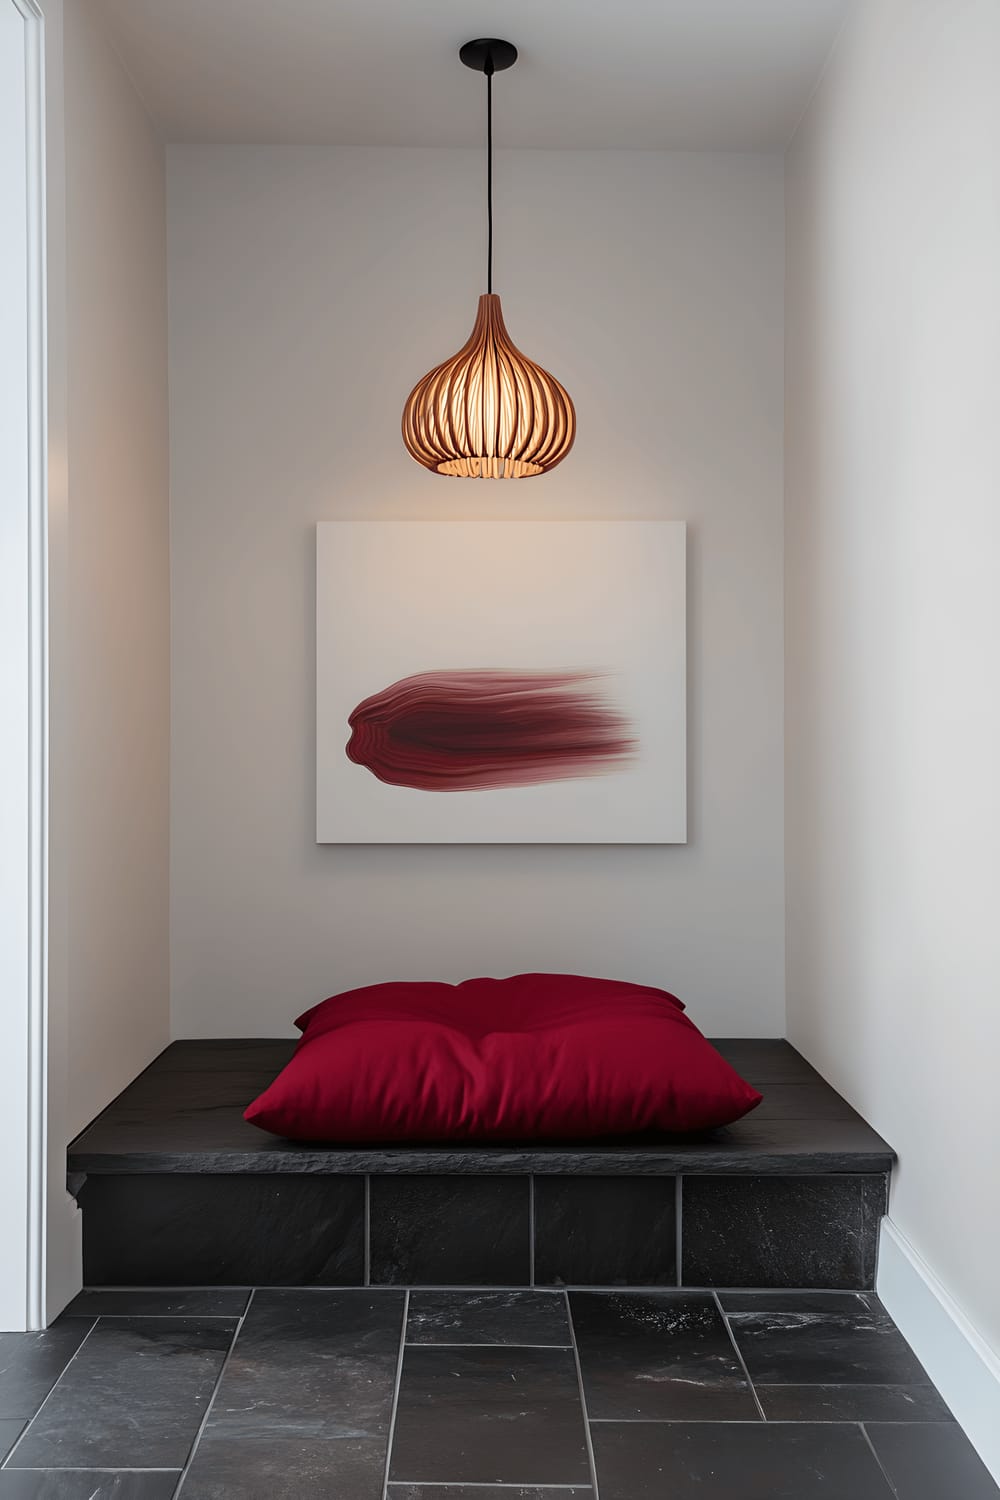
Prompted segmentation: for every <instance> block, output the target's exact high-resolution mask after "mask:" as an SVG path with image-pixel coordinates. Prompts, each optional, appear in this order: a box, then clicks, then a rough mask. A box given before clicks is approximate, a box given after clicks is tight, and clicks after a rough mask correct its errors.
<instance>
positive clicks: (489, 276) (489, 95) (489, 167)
mask: <svg viewBox="0 0 1000 1500" xmlns="http://www.w3.org/2000/svg"><path fill="white" fill-rule="evenodd" d="M483 72H484V73H485V74H486V223H487V249H486V290H487V291H488V292H492V291H493V57H492V54H490V53H487V55H486V63H485V66H484V68H483Z"/></svg>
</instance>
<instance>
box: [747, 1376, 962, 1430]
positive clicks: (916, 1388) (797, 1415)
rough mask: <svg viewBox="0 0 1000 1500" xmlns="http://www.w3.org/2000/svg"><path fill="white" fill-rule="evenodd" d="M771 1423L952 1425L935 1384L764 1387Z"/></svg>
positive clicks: (763, 1403) (757, 1386)
mask: <svg viewBox="0 0 1000 1500" xmlns="http://www.w3.org/2000/svg"><path fill="white" fill-rule="evenodd" d="M754 1389H755V1390H756V1392H757V1399H758V1401H759V1402H760V1404H761V1406H762V1407H763V1408H764V1415H765V1417H766V1418H767V1420H768V1421H769V1422H950V1421H953V1420H954V1419H953V1418H952V1415H951V1412H950V1411H949V1410H948V1408H947V1406H945V1404H944V1402H943V1401H942V1399H941V1397H940V1396H939V1395H938V1393H937V1391H936V1390H935V1389H934V1387H933V1386H932V1385H761V1384H760V1382H759V1381H755V1382H754Z"/></svg>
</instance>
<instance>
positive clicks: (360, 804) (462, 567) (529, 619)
mask: <svg viewBox="0 0 1000 1500" xmlns="http://www.w3.org/2000/svg"><path fill="white" fill-rule="evenodd" d="M316 621H317V673H316V676H317V746H316V769H317V840H318V842H320V843H366V844H367V843H389V844H400V843H449V844H451V843H465V844H479V843H509V844H524V843H583V844H592V843H593V844H596V843H615V844H620V843H621V844H645V843H683V842H684V841H685V839H686V809H687V778H686V686H685V678H686V673H685V527H684V525H683V523H682V522H674V521H654V522H645V521H633V522H629V521H626V522H621V521H618V522H603V521H576V522H566V521H534V522H504V521H500V522H493V521H468V522H466V521H461V522H456V521H444V522H424V521H409V522H408V521H371V522H369V521H333V522H328V523H324V524H321V525H320V526H318V527H317V589H316ZM487 672H494V673H500V674H508V675H506V676H504V678H503V682H504V683H506V682H507V681H508V676H509V678H510V680H515V679H516V680H517V681H521V680H522V678H523V681H524V682H526V683H528V684H529V685H530V684H532V683H533V682H534V681H535V680H536V674H553V676H554V677H559V676H560V674H565V677H566V679H569V677H570V676H571V675H572V674H579V685H578V686H577V685H575V684H573V683H572V682H571V683H569V685H568V686H565V685H564V686H557V687H556V688H554V689H551V690H550V689H549V688H548V686H547V685H546V684H547V679H545V678H542V677H538V678H537V680H539V681H541V682H542V683H543V688H544V691H548V692H549V694H550V699H552V701H556V702H561V701H563V699H562V697H561V695H563V694H569V695H570V696H573V695H574V694H584V695H586V697H587V700H588V703H589V702H590V701H593V702H594V703H595V704H597V710H595V712H597V711H598V710H599V713H598V717H600V716H601V715H603V717H604V719H606V720H608V721H609V722H610V721H611V720H612V719H613V720H614V722H615V723H620V724H621V725H622V726H624V729H623V731H622V733H621V734H619V733H618V731H617V730H609V731H608V735H609V739H608V743H609V744H610V743H611V742H612V740H613V741H614V745H615V747H616V748H615V749H614V750H613V751H609V752H608V758H607V760H606V761H601V762H600V763H598V764H596V765H595V764H594V762H593V761H590V762H586V761H582V762H579V763H578V762H577V761H576V760H572V759H571V760H570V761H565V760H563V761H562V762H560V765H559V766H558V767H557V768H556V770H555V771H554V772H553V774H556V775H558V777H559V779H548V776H549V771H548V769H547V767H548V764H549V762H548V761H545V762H544V764H543V768H542V769H541V770H540V771H536V773H535V774H537V775H538V776H540V777H541V778H543V779H539V780H536V781H535V782H534V783H533V784H530V785H518V784H515V785H500V786H494V785H488V786H482V785H476V786H475V787H474V788H472V789H462V790H438V789H434V790H429V789H426V787H425V785H423V784H421V785H417V786H414V785H393V784H388V783H387V782H386V781H385V780H382V779H379V774H375V773H373V770H372V769H370V768H369V765H368V764H357V763H355V762H354V761H353V760H351V759H350V758H349V756H348V752H347V749H346V746H347V744H348V741H349V740H351V739H352V731H351V727H350V725H349V722H348V721H349V717H350V715H351V714H352V713H353V712H354V711H355V710H356V709H357V708H358V706H359V705H360V704H362V703H363V702H364V700H367V699H370V698H371V697H372V696H373V695H386V694H387V693H388V697H387V698H385V699H383V698H382V697H380V698H379V703H380V705H381V704H382V703H383V702H384V701H388V702H391V703H395V702H396V699H397V697H398V696H399V693H400V692H402V694H403V695H405V696H406V699H407V701H408V702H412V701H416V702H417V703H418V704H422V703H425V702H427V701H429V696H428V695H430V694H432V693H436V692H437V685H438V684H439V683H444V684H446V690H447V691H446V696H448V697H449V701H453V700H454V701H458V698H457V696H456V695H459V694H460V693H461V692H462V691H464V690H465V685H466V684H467V683H468V681H469V680H471V681H472V682H473V683H477V682H478V681H479V680H480V678H481V676H482V674H484V673H487ZM421 674H436V675H435V676H434V677H433V679H429V678H425V677H424V676H422V675H421ZM459 674H470V675H469V677H466V676H462V675H459ZM518 674H520V675H518ZM409 679H413V680H414V681H415V683H416V686H415V687H408V686H404V688H403V689H402V690H397V689H395V688H394V685H396V684H399V683H404V684H405V683H407V680H409ZM560 680H561V679H560ZM428 682H430V684H431V685H430V686H429V687H426V686H425V684H426V683H428ZM452 684H458V687H456V688H454V689H453V688H452V686H451V685H452ZM390 689H392V692H388V690H390ZM533 696H534V695H533V693H529V697H533ZM435 701H436V700H435ZM520 701H521V699H520V698H518V697H516V696H515V697H513V698H511V697H510V695H508V696H507V698H506V699H505V702H507V703H508V704H509V703H510V702H513V703H515V704H517V703H519V702H520ZM605 710H606V712H605ZM505 711H506V710H504V709H503V708H502V707H495V706H491V707H490V709H489V712H490V713H493V714H501V713H502V712H505ZM366 712H369V711H366ZM371 712H374V711H371ZM370 716H371V713H370V712H369V717H370ZM413 722H414V721H413V720H412V719H405V720H404V719H403V718H396V719H394V720H393V724H394V725H395V726H396V727H395V728H393V730H392V731H391V732H392V733H393V734H395V733H397V731H398V734H399V735H400V736H401V737H402V740H403V741H406V742H405V743H402V744H401V745H398V744H397V742H396V740H392V742H391V743H390V745H389V750H388V752H387V754H388V758H389V760H390V761H391V762H392V766H393V769H392V770H391V772H390V773H389V774H392V775H396V774H397V770H396V769H395V767H396V765H397V761H398V760H399V759H400V758H402V759H403V760H404V761H406V762H407V767H408V758H409V757H410V754H411V744H410V743H409V742H408V741H407V736H408V735H409V733H410V728H409V726H411V725H412V723H413ZM435 722H437V721H436V720H435ZM463 722H464V721H463ZM490 722H493V723H496V724H498V726H499V732H500V735H501V737H502V736H503V733H504V723H505V721H504V720H503V719H494V720H492V721H490ZM574 722H576V721H575V720H574ZM360 732H361V731H358V733H359V734H360ZM387 732H388V731H383V730H382V729H381V728H379V729H378V731H377V733H378V735H379V736H384V734H385V733H387ZM456 732H457V731H456ZM435 733H436V731H435ZM534 733H535V731H534V730H533V729H532V730H531V731H528V732H527V734H528V738H529V739H530V738H531V736H532V735H533V734H534ZM372 734H375V731H374V730H373V731H372ZM483 736H484V737H485V739H486V740H487V741H488V740H489V732H488V730H487V731H484V732H483ZM483 736H481V737H483ZM568 737H569V738H570V739H572V738H573V737H574V735H573V731H572V730H570V731H569V732H568ZM539 743H540V742H539ZM547 743H548V741H546V744H547ZM380 744H381V739H380ZM504 744H505V745H506V741H504ZM623 745H624V747H625V748H621V746H623ZM397 750H398V752H399V755H398V757H397V755H396V752H397ZM353 753H358V752H357V750H355V751H354V752H353ZM378 753H379V754H381V752H380V751H379V752H378ZM427 753H429V754H430V756H431V759H432V760H433V762H434V766H435V767H437V766H439V765H440V766H441V767H443V773H442V774H443V775H444V777H445V781H444V783H442V784H443V785H451V784H452V783H451V782H450V781H449V780H448V778H449V777H450V776H451V775H452V767H453V766H455V765H458V764H460V763H461V764H463V765H464V764H465V759H463V757H464V756H465V751H464V750H463V751H462V752H461V753H460V754H459V755H458V756H457V757H456V756H455V755H454V754H453V742H452V741H451V740H449V741H448V745H447V747H446V749H445V751H443V752H441V753H438V750H437V749H436V748H433V747H432V750H431V752H425V749H424V746H423V743H422V742H421V743H420V744H418V745H416V747H415V748H414V749H413V750H412V754H413V755H414V756H415V757H416V758H417V759H422V758H423V757H425V755H426V754H427ZM470 753H471V756H472V761H473V763H474V764H475V765H476V766H477V767H478V766H479V765H484V766H485V767H486V771H485V772H484V773H483V774H489V775H490V776H492V775H493V774H494V772H493V761H492V751H491V748H490V746H489V744H488V743H487V744H486V745H485V746H484V747H482V748H480V747H479V746H478V745H477V746H476V747H475V748H474V749H473V751H471V752H470ZM520 753H521V752H520V751H519V750H515V751H513V752H511V751H509V750H507V749H505V750H504V751H503V753H502V754H500V755H499V760H500V761H501V762H502V763H503V766H505V767H508V766H511V765H513V766H514V767H515V770H514V771H513V772H512V773H511V774H512V775H513V776H515V777H516V775H517V774H518V772H517V770H516V766H517V763H518V761H517V757H518V754H520ZM548 753H549V752H548V750H547V749H546V750H545V751H543V752H540V754H548ZM476 757H478V759H476ZM377 764H378V766H379V773H380V774H386V772H385V765H384V763H383V761H382V760H381V759H379V760H378V762H377ZM578 764H579V768H578ZM567 767H568V769H567ZM403 774H404V775H406V776H409V775H410V771H409V769H408V768H407V769H404V773H403ZM435 774H437V773H436V772H435ZM462 774H464V773H462ZM470 774H478V772H476V773H470ZM498 774H500V775H501V776H506V775H507V771H506V770H501V772H500V773H498ZM425 779H426V778H425V777H424V773H423V772H421V773H420V775H419V776H418V780H421V781H423V780H425ZM437 784H438V783H435V785H437Z"/></svg>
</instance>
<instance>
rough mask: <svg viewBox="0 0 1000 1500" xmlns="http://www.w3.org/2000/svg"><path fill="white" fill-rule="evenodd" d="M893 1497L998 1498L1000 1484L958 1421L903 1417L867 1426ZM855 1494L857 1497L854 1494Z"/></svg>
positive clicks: (919, 1499) (907, 1499)
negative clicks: (902, 1421) (899, 1420)
mask: <svg viewBox="0 0 1000 1500" xmlns="http://www.w3.org/2000/svg"><path fill="white" fill-rule="evenodd" d="M865 1430H866V1432H867V1433H868V1436H869V1437H870V1438H871V1440H872V1445H873V1447H874V1449H875V1452H876V1453H877V1454H878V1456H879V1461H880V1462H881V1464H882V1467H883V1468H884V1469H885V1472H886V1473H887V1474H888V1476H889V1478H890V1480H891V1481H892V1483H893V1485H894V1486H895V1489H896V1496H897V1500H997V1497H998V1496H1000V1488H998V1487H997V1485H996V1484H995V1483H994V1481H993V1480H992V1479H991V1478H990V1475H989V1471H988V1470H987V1468H986V1466H985V1464H984V1463H983V1461H982V1459H981V1458H980V1457H979V1455H978V1453H977V1452H976V1450H975V1448H973V1446H972V1444H971V1443H970V1442H969V1439H968V1438H967V1437H966V1436H965V1433H964V1432H963V1431H962V1429H961V1428H960V1427H958V1426H957V1425H955V1424H953V1423H942V1422H935V1423H929V1424H927V1425H924V1424H923V1423H920V1422H916V1423H906V1424H905V1425H899V1426H882V1425H881V1424H879V1423H877V1422H875V1423H868V1424H867V1426H866V1428H865ZM855 1500H857V1497H855Z"/></svg>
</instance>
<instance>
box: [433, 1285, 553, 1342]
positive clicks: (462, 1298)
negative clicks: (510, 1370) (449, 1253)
mask: <svg viewBox="0 0 1000 1500" xmlns="http://www.w3.org/2000/svg"><path fill="white" fill-rule="evenodd" d="M406 1341H407V1343H408V1344H557V1345H567V1344H569V1343H570V1333H569V1316H568V1314H567V1311H566V1298H565V1297H564V1296H563V1294H562V1293H561V1292H521V1291H511V1292H444V1291H441V1292H438V1291H416V1292H411V1293H410V1311H409V1317H408V1318H407V1322H406Z"/></svg>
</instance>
